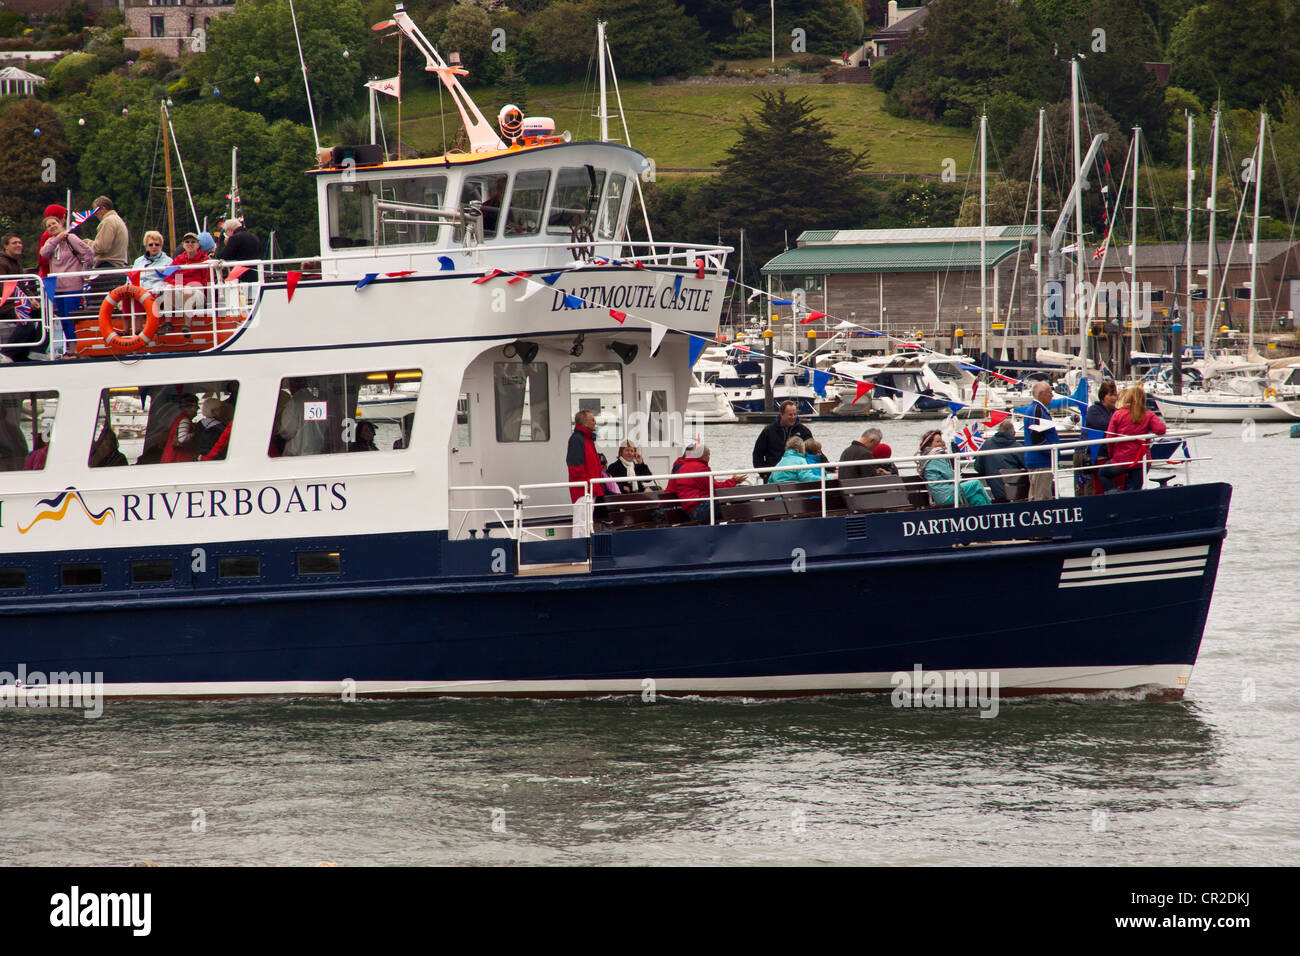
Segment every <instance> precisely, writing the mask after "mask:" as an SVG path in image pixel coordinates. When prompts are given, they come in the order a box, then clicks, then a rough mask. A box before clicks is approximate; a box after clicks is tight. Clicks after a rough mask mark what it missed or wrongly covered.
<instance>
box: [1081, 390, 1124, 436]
mask: <svg viewBox="0 0 1300 956" xmlns="http://www.w3.org/2000/svg"><path fill="white" fill-rule="evenodd" d="M1118 404H1119V386H1118V385H1116V384H1115V382H1114V380H1113V379H1109V378H1108V379H1106V381H1104V382H1102V383H1101V388H1099V389H1097V400H1096V401H1095V402H1093V403H1092V404H1091V405H1089V406H1088V416H1087V418H1085V419H1084V422H1083V425H1084V427H1085V428H1091V429H1094V430H1096V431H1099V432H1104V431H1105V430H1106V429H1107V428H1108V427H1110V416H1112V415H1114V414H1115V406H1116V405H1118Z"/></svg>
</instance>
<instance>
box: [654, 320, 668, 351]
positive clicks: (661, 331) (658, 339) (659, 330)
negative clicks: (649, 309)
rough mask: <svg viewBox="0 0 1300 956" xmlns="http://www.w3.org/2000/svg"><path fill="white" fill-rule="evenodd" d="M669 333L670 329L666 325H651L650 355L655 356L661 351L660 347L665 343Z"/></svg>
mask: <svg viewBox="0 0 1300 956" xmlns="http://www.w3.org/2000/svg"><path fill="white" fill-rule="evenodd" d="M667 331H668V327H667V326H666V325H660V324H659V323H658V322H651V323H650V354H651V355H654V354H655V353H656V352H658V351H659V346H660V344H662V343H663V340H664V335H665V334H666V333H667Z"/></svg>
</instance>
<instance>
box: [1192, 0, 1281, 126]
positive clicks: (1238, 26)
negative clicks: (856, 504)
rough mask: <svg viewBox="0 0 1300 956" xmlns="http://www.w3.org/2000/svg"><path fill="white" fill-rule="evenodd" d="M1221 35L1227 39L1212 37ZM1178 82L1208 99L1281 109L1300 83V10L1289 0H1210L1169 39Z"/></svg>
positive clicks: (1252, 107)
mask: <svg viewBox="0 0 1300 956" xmlns="http://www.w3.org/2000/svg"><path fill="white" fill-rule="evenodd" d="M1214 38H1218V39H1220V40H1221V41H1223V42H1209V41H1211V40H1212V39H1214ZM1169 55H1170V57H1171V58H1172V59H1173V63H1174V67H1173V73H1172V76H1171V77H1170V78H1171V80H1172V82H1174V83H1175V84H1177V85H1178V86H1181V87H1183V88H1184V89H1187V90H1191V91H1192V92H1193V93H1195V94H1196V95H1197V97H1199V98H1200V100H1201V102H1202V103H1205V104H1207V105H1208V104H1210V103H1214V102H1215V101H1216V100H1217V99H1218V97H1219V95H1220V94H1222V97H1223V102H1224V103H1225V104H1226V105H1227V106H1230V107H1232V106H1240V107H1242V108H1244V109H1257V108H1258V107H1259V106H1260V105H1261V104H1262V105H1265V106H1267V107H1269V108H1270V109H1271V110H1274V111H1275V110H1276V109H1277V108H1278V106H1279V105H1280V104H1281V99H1282V91H1283V89H1285V88H1287V87H1292V88H1295V87H1300V11H1298V10H1297V9H1296V7H1295V4H1292V3H1284V0H1209V2H1207V3H1205V4H1204V5H1203V6H1199V7H1195V8H1194V9H1192V10H1191V11H1190V12H1189V13H1188V14H1187V16H1186V17H1184V18H1183V20H1182V22H1181V23H1179V24H1178V26H1177V27H1176V28H1175V29H1174V31H1173V34H1172V36H1171V37H1170V40H1169Z"/></svg>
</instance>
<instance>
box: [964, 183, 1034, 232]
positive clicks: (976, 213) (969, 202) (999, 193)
mask: <svg viewBox="0 0 1300 956" xmlns="http://www.w3.org/2000/svg"><path fill="white" fill-rule="evenodd" d="M1030 189H1031V187H1030V184H1029V183H1025V182H1020V181H1019V180H1015V179H996V180H994V181H993V182H992V183H991V184H989V186H988V188H987V190H986V192H987V195H986V197H985V200H984V221H985V223H986V224H987V225H988V226H1018V225H1020V224H1021V223H1022V222H1024V221H1025V210H1026V209H1028V210H1029V213H1030V215H1033V207H1032V205H1031V206H1026V205H1025V197H1026V196H1029V195H1030ZM1031 202H1032V201H1031ZM979 224H980V194H979V191H978V185H977V184H976V186H975V188H974V189H972V190H971V192H970V193H969V194H968V195H967V196H966V198H965V199H963V200H962V203H961V211H960V212H959V213H958V214H957V222H956V225H958V226H978V225H979Z"/></svg>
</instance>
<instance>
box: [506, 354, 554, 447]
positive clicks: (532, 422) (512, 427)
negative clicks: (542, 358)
mask: <svg viewBox="0 0 1300 956" xmlns="http://www.w3.org/2000/svg"><path fill="white" fill-rule="evenodd" d="M492 379H493V391H494V392H495V394H496V420H497V441H499V442H516V441H550V438H551V413H550V398H549V388H548V385H547V371H546V363H545V362H528V363H524V362H496V363H494V364H493V366H492Z"/></svg>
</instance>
